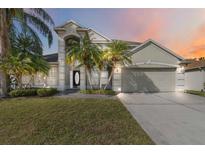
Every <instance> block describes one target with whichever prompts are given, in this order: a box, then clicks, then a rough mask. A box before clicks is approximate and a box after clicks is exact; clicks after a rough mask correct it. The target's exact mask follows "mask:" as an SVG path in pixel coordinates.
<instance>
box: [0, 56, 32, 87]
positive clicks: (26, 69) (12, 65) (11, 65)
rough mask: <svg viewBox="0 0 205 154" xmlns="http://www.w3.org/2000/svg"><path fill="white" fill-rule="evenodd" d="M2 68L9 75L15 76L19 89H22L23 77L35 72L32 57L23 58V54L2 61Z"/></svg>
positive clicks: (0, 62)
mask: <svg viewBox="0 0 205 154" xmlns="http://www.w3.org/2000/svg"><path fill="white" fill-rule="evenodd" d="M0 68H1V70H3V71H4V72H5V73H7V74H8V75H10V76H12V75H13V76H15V78H16V80H17V85H18V87H19V88H21V87H22V84H21V83H22V82H21V78H22V75H26V74H30V73H31V72H33V71H34V69H33V68H32V61H31V59H30V57H25V56H22V53H18V54H17V55H12V54H11V55H8V56H7V57H5V58H3V59H1V60H0Z"/></svg>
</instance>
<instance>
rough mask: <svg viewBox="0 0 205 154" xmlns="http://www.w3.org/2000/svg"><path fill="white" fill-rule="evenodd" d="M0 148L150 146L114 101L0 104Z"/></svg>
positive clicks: (24, 100)
mask: <svg viewBox="0 0 205 154" xmlns="http://www.w3.org/2000/svg"><path fill="white" fill-rule="evenodd" d="M0 144H153V142H152V141H151V139H150V138H149V137H148V136H147V134H146V133H145V132H144V131H143V129H142V128H141V127H140V126H139V125H138V124H137V122H136V121H135V120H134V119H133V118H132V116H131V115H130V114H129V112H128V111H127V110H126V109H125V107H124V106H123V105H122V104H121V103H120V102H119V101H118V100H114V99H74V98H73V99H71V98H55V97H50V98H13V99H5V100H0Z"/></svg>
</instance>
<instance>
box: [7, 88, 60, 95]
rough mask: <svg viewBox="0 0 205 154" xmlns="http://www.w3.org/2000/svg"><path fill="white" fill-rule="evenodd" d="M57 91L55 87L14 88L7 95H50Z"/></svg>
mask: <svg viewBox="0 0 205 154" xmlns="http://www.w3.org/2000/svg"><path fill="white" fill-rule="evenodd" d="M57 92H58V91H57V89H56V88H32V89H15V90H12V91H11V92H10V93H9V95H10V96H11V97H24V96H37V95H38V96H41V97H42V96H52V95H54V94H56V93H57Z"/></svg>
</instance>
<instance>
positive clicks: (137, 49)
mask: <svg viewBox="0 0 205 154" xmlns="http://www.w3.org/2000/svg"><path fill="white" fill-rule="evenodd" d="M150 44H154V45H156V46H157V47H159V48H161V49H162V50H164V51H166V52H167V53H169V54H170V55H172V56H174V57H176V58H177V59H179V60H183V59H184V58H183V57H181V56H179V55H177V54H176V53H175V52H173V51H171V50H170V49H168V48H166V47H164V46H162V45H161V44H159V43H158V42H156V41H154V40H152V39H148V40H147V41H145V42H144V43H143V44H141V45H139V46H137V47H135V48H133V49H132V50H131V51H130V53H131V54H134V53H136V52H138V51H140V50H142V49H143V48H145V47H147V46H148V45H150Z"/></svg>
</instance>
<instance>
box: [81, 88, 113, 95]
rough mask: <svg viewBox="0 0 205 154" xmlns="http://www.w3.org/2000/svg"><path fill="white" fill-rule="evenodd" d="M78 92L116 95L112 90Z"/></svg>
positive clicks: (82, 91)
mask: <svg viewBox="0 0 205 154" xmlns="http://www.w3.org/2000/svg"><path fill="white" fill-rule="evenodd" d="M80 93H83V94H101V95H116V92H114V91H113V90H103V89H101V90H81V91H80Z"/></svg>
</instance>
